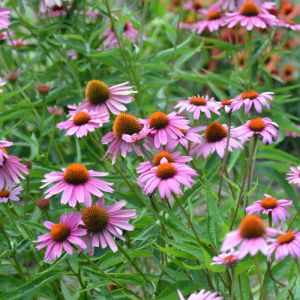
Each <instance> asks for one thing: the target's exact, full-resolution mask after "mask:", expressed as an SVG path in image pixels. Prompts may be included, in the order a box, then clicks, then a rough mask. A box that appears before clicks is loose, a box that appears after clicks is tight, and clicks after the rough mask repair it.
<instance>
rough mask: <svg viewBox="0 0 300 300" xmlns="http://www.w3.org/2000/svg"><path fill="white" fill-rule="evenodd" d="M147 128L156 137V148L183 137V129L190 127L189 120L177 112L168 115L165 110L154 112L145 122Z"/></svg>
mask: <svg viewBox="0 0 300 300" xmlns="http://www.w3.org/2000/svg"><path fill="white" fill-rule="evenodd" d="M145 123H146V124H145V125H146V128H149V129H150V130H151V131H150V133H151V134H152V135H153V138H154V146H155V148H159V147H160V146H166V145H167V144H168V143H169V142H170V141H172V140H176V139H178V138H180V137H183V133H182V131H181V130H182V129H183V130H187V129H189V126H188V123H189V121H188V120H187V119H185V118H184V117H182V116H178V115H177V114H176V113H175V112H172V113H170V114H168V115H166V114H165V113H163V112H160V111H157V112H154V113H153V114H152V115H151V116H150V117H149V119H148V120H146V122H145Z"/></svg>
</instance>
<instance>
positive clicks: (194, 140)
mask: <svg viewBox="0 0 300 300" xmlns="http://www.w3.org/2000/svg"><path fill="white" fill-rule="evenodd" d="M200 130H201V127H194V128H190V129H187V130H183V129H182V130H181V132H182V133H183V136H182V137H179V138H177V139H176V140H171V141H170V142H169V144H168V145H167V147H166V148H167V149H168V150H169V151H173V150H174V149H175V148H176V147H177V146H178V145H181V146H182V147H184V148H185V149H188V148H189V147H191V148H192V147H194V146H195V145H197V144H199V143H201V141H202V137H201V135H200V134H199V133H198V132H199V131H200Z"/></svg>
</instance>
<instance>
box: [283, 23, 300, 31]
mask: <svg viewBox="0 0 300 300" xmlns="http://www.w3.org/2000/svg"><path fill="white" fill-rule="evenodd" d="M278 26H279V27H284V28H287V29H290V30H292V31H300V24H297V23H296V22H294V21H292V20H279V22H278Z"/></svg>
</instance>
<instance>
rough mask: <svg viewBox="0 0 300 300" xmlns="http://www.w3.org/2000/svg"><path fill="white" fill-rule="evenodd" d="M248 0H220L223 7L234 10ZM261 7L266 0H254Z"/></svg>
mask: <svg viewBox="0 0 300 300" xmlns="http://www.w3.org/2000/svg"><path fill="white" fill-rule="evenodd" d="M245 2H247V0H220V5H221V7H222V9H225V10H230V11H234V10H237V9H239V8H240V7H241V6H242V5H243V4H244V3H245ZM253 2H254V3H255V4H256V5H258V6H259V7H260V6H261V5H262V4H263V2H264V0H253Z"/></svg>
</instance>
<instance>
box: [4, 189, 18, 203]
mask: <svg viewBox="0 0 300 300" xmlns="http://www.w3.org/2000/svg"><path fill="white" fill-rule="evenodd" d="M22 190H23V188H22V187H21V186H17V187H14V186H11V187H6V188H4V189H2V190H0V203H7V202H8V201H9V200H11V201H19V200H20V198H19V194H20V192H21V191H22Z"/></svg>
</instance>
